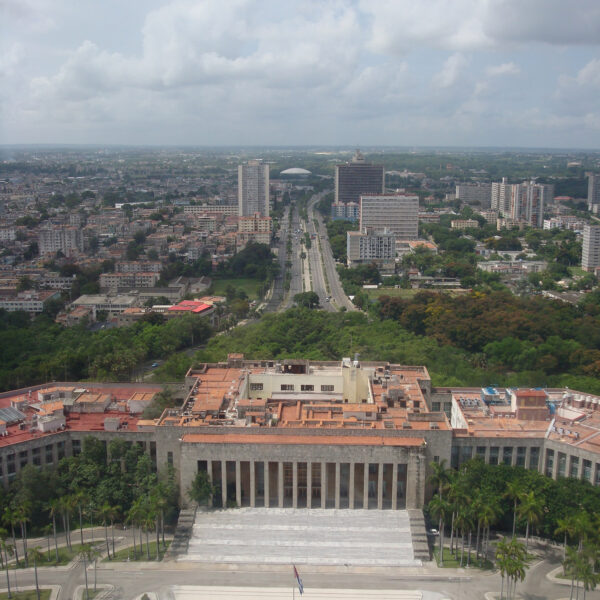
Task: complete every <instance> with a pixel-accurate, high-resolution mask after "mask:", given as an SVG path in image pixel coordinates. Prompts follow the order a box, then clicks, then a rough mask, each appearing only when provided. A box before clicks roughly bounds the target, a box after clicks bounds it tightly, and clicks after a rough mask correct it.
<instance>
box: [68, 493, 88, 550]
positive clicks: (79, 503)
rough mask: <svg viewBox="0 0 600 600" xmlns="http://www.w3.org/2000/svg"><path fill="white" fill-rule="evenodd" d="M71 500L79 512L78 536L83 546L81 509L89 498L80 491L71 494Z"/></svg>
mask: <svg viewBox="0 0 600 600" xmlns="http://www.w3.org/2000/svg"><path fill="white" fill-rule="evenodd" d="M72 500H73V504H74V505H75V506H76V507H77V509H78V511H79V535H80V537H81V545H82V546H83V507H84V506H85V505H86V503H88V502H89V497H88V495H87V494H86V493H85V492H84V491H83V490H80V491H78V492H76V493H75V494H73V497H72Z"/></svg>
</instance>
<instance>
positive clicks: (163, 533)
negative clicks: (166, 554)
mask: <svg viewBox="0 0 600 600" xmlns="http://www.w3.org/2000/svg"><path fill="white" fill-rule="evenodd" d="M160 526H161V527H160V530H161V535H162V547H163V550H165V549H166V546H165V511H164V510H162V509H161V511H160Z"/></svg>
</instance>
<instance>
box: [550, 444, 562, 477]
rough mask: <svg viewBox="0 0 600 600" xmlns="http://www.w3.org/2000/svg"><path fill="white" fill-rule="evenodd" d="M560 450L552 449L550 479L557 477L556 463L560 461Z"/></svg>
mask: <svg viewBox="0 0 600 600" xmlns="http://www.w3.org/2000/svg"><path fill="white" fill-rule="evenodd" d="M560 454H561V453H560V452H557V451H556V450H555V451H554V463H553V464H552V479H554V480H556V479H558V464H559V462H560V460H559V459H560V456H559V455H560Z"/></svg>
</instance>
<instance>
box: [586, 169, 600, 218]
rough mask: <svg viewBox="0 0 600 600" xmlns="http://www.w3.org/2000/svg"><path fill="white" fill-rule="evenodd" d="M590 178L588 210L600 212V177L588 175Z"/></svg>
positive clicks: (592, 174)
mask: <svg viewBox="0 0 600 600" xmlns="http://www.w3.org/2000/svg"><path fill="white" fill-rule="evenodd" d="M587 176H588V197H587V201H588V209H589V210H590V211H591V212H594V213H595V212H597V211H598V205H599V204H600V175H595V174H594V173H587Z"/></svg>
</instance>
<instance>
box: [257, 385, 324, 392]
mask: <svg viewBox="0 0 600 600" xmlns="http://www.w3.org/2000/svg"><path fill="white" fill-rule="evenodd" d="M334 389H335V388H334V386H333V385H328V384H323V385H321V391H322V392H333V391H334ZM294 390H295V385H294V384H293V383H282V384H281V391H282V392H293V391H294ZM250 391H251V392H262V391H263V384H262V383H251V384H250ZM300 391H301V392H314V391H315V386H314V385H313V384H312V383H303V384H301V385H300Z"/></svg>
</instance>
